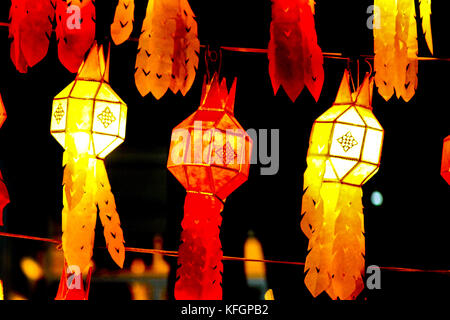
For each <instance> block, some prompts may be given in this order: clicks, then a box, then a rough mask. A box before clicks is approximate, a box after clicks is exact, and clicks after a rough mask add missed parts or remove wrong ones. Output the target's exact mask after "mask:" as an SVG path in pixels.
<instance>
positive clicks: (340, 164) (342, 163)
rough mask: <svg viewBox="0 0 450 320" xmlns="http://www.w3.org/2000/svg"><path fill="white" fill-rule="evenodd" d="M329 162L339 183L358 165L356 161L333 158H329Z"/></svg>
mask: <svg viewBox="0 0 450 320" xmlns="http://www.w3.org/2000/svg"><path fill="white" fill-rule="evenodd" d="M330 161H331V164H332V166H333V168H334V172H335V173H336V176H337V178H338V180H339V181H341V180H342V179H343V178H344V177H345V176H346V175H347V174H348V173H349V172H350V171H351V170H352V169H353V168H354V167H355V166H356V165H357V164H358V161H356V160H348V159H341V158H334V157H331V158H330Z"/></svg>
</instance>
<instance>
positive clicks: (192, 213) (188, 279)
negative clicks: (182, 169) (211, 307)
mask: <svg viewBox="0 0 450 320" xmlns="http://www.w3.org/2000/svg"><path fill="white" fill-rule="evenodd" d="M222 210H223V203H222V202H221V201H220V200H219V199H217V198H216V197H214V196H212V195H204V194H200V193H190V192H188V194H187V195H186V202H185V205H184V219H183V222H182V227H183V232H182V234H181V241H182V244H181V245H180V248H179V251H178V254H179V258H178V265H179V268H178V270H177V278H178V280H177V282H176V284H175V299H177V300H221V299H222V272H223V264H222V257H223V252H222V245H221V242H220V238H219V235H220V226H221V224H222V216H221V212H222Z"/></svg>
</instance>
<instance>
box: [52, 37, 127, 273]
mask: <svg viewBox="0 0 450 320" xmlns="http://www.w3.org/2000/svg"><path fill="white" fill-rule="evenodd" d="M108 82H109V54H108V59H107V62H106V63H105V59H104V55H103V48H102V47H100V48H99V47H98V46H97V44H96V43H94V46H93V47H92V48H91V50H90V52H89V55H88V57H87V59H86V61H84V63H83V64H82V66H81V67H80V70H79V72H78V75H77V76H76V78H75V81H73V82H72V83H71V84H70V85H69V86H67V87H66V88H65V89H64V90H63V91H62V92H61V93H59V94H58V95H57V96H56V97H55V99H54V101H53V110H52V119H51V134H52V135H53V137H54V138H55V139H56V140H57V141H58V142H59V143H60V144H61V146H62V147H63V148H64V149H65V152H64V160H63V164H64V166H65V169H64V181H63V184H64V197H63V200H64V209H63V213H62V230H63V236H62V246H63V250H64V257H65V259H66V262H67V264H68V266H69V268H72V266H76V269H79V270H81V271H83V270H84V269H85V268H86V267H88V266H89V263H90V261H91V257H92V250H93V245H94V231H95V224H96V219H97V206H98V211H99V216H100V220H101V222H102V225H103V227H104V236H105V240H106V244H107V247H108V251H109V253H110V255H111V257H112V258H113V260H114V261H115V262H116V263H117V265H119V266H120V267H122V266H123V262H124V258H125V249H124V240H123V233H122V229H121V227H120V219H119V215H118V213H117V210H116V205H115V200H114V195H113V194H112V192H111V186H110V184H109V180H108V176H107V173H106V169H105V165H104V162H103V160H102V159H104V158H105V157H106V156H107V155H108V154H109V153H110V152H112V151H113V150H114V149H115V148H117V147H118V146H119V145H120V144H121V143H122V142H123V141H124V139H125V128H126V117H127V106H126V105H125V103H124V102H123V101H122V99H121V98H120V97H119V96H118V95H117V94H116V93H115V92H114V91H113V90H112V88H111V87H110V85H109V83H108ZM63 278H64V274H63ZM61 281H63V279H62V280H61Z"/></svg>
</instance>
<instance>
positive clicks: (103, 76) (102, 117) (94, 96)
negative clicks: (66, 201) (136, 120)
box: [51, 44, 127, 159]
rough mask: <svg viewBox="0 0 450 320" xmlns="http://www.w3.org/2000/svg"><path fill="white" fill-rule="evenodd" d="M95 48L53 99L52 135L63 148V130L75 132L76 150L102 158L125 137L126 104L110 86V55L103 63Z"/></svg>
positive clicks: (98, 49) (64, 134)
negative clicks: (67, 84)
mask: <svg viewBox="0 0 450 320" xmlns="http://www.w3.org/2000/svg"><path fill="white" fill-rule="evenodd" d="M94 47H95V48H96V49H93V50H91V51H90V53H89V56H88V58H87V60H86V61H85V62H84V64H83V65H82V66H81V67H80V71H79V73H78V75H77V76H76V78H75V81H73V82H72V83H71V84H70V85H69V86H67V87H66V88H65V89H64V90H63V91H61V92H60V93H59V94H58V95H57V96H56V97H55V99H54V101H53V110H52V120H51V134H52V135H53V137H54V138H55V139H56V140H57V141H58V142H59V143H60V144H61V146H62V147H63V148H65V149H66V146H67V143H68V141H67V140H66V133H67V134H71V135H76V137H74V139H76V140H77V145H76V148H77V151H78V153H82V152H86V150H88V152H89V154H90V155H95V156H96V157H98V158H100V159H103V158H105V157H106V156H107V155H108V154H109V153H111V152H112V151H113V150H114V149H116V148H117V147H118V146H119V145H120V144H121V143H122V142H123V141H124V139H125V129H126V119H127V106H126V104H125V102H123V100H122V99H121V98H120V97H119V96H118V95H117V94H116V93H115V92H114V91H113V90H112V88H111V87H110V85H109V55H108V59H107V62H106V64H105V58H104V55H103V49H102V47H100V48H98V47H97V45H96V44H95V45H94ZM96 65H98V66H100V67H99V68H98V67H96Z"/></svg>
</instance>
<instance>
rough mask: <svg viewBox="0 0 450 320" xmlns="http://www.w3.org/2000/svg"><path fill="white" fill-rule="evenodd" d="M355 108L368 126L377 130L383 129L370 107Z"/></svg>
mask: <svg viewBox="0 0 450 320" xmlns="http://www.w3.org/2000/svg"><path fill="white" fill-rule="evenodd" d="M356 110H358V113H359V114H360V115H361V117H362V118H363V119H364V122H365V123H366V125H367V126H368V127H370V128H373V129H377V130H383V127H382V126H381V124H380V122H378V120H377V118H375V116H374V115H373V113H372V111H371V110H370V109H367V108H363V107H356Z"/></svg>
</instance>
